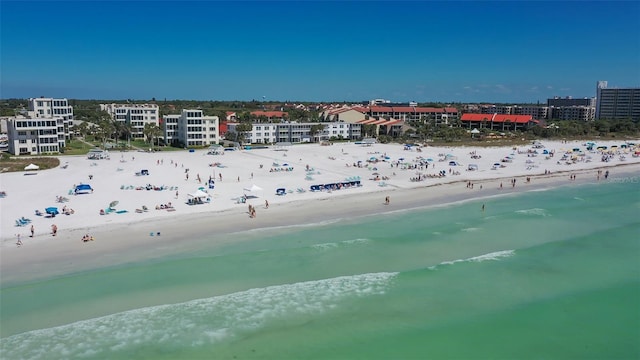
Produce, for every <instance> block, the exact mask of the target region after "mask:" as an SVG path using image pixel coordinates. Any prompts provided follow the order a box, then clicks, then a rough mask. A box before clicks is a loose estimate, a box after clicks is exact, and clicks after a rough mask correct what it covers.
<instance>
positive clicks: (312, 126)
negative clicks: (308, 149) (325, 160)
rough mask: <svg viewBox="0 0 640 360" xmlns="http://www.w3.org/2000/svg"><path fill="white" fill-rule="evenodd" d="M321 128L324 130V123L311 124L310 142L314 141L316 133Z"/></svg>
mask: <svg viewBox="0 0 640 360" xmlns="http://www.w3.org/2000/svg"><path fill="white" fill-rule="evenodd" d="M322 130H324V125H322V124H317V125H311V128H310V129H309V135H311V142H315V139H316V134H318V133H319V132H321V131H322Z"/></svg>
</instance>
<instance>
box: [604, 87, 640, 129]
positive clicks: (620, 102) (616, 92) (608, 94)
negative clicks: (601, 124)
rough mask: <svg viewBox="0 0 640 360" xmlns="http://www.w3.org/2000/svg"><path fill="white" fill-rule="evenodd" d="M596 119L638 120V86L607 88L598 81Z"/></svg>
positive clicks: (639, 102)
mask: <svg viewBox="0 0 640 360" xmlns="http://www.w3.org/2000/svg"><path fill="white" fill-rule="evenodd" d="M596 91H597V95H596V119H605V120H626V119H629V120H633V121H640V88H608V86H607V82H606V81H598V84H597V88H596Z"/></svg>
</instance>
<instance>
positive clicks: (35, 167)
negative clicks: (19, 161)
mask: <svg viewBox="0 0 640 360" xmlns="http://www.w3.org/2000/svg"><path fill="white" fill-rule="evenodd" d="M24 169H25V170H26V171H35V170H38V169H40V166H38V165H36V164H29V165H27V166H25V167H24Z"/></svg>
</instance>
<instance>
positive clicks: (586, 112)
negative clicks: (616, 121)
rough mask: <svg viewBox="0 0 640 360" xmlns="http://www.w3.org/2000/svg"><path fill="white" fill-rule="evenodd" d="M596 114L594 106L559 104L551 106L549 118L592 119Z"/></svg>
mask: <svg viewBox="0 0 640 360" xmlns="http://www.w3.org/2000/svg"><path fill="white" fill-rule="evenodd" d="M595 115H596V108H595V106H560V107H551V117H550V118H551V119H558V120H576V121H593V120H594V119H595Z"/></svg>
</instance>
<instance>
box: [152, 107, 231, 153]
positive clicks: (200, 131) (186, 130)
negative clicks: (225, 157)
mask: <svg viewBox="0 0 640 360" xmlns="http://www.w3.org/2000/svg"><path fill="white" fill-rule="evenodd" d="M162 121H163V122H164V141H165V144H174V145H176V144H179V145H181V146H186V147H191V146H208V145H211V144H218V143H219V141H220V135H219V130H218V129H219V122H220V119H219V118H218V117H217V116H204V114H203V112H202V110H186V109H185V110H182V114H180V115H165V116H164V117H163V119H162Z"/></svg>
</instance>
